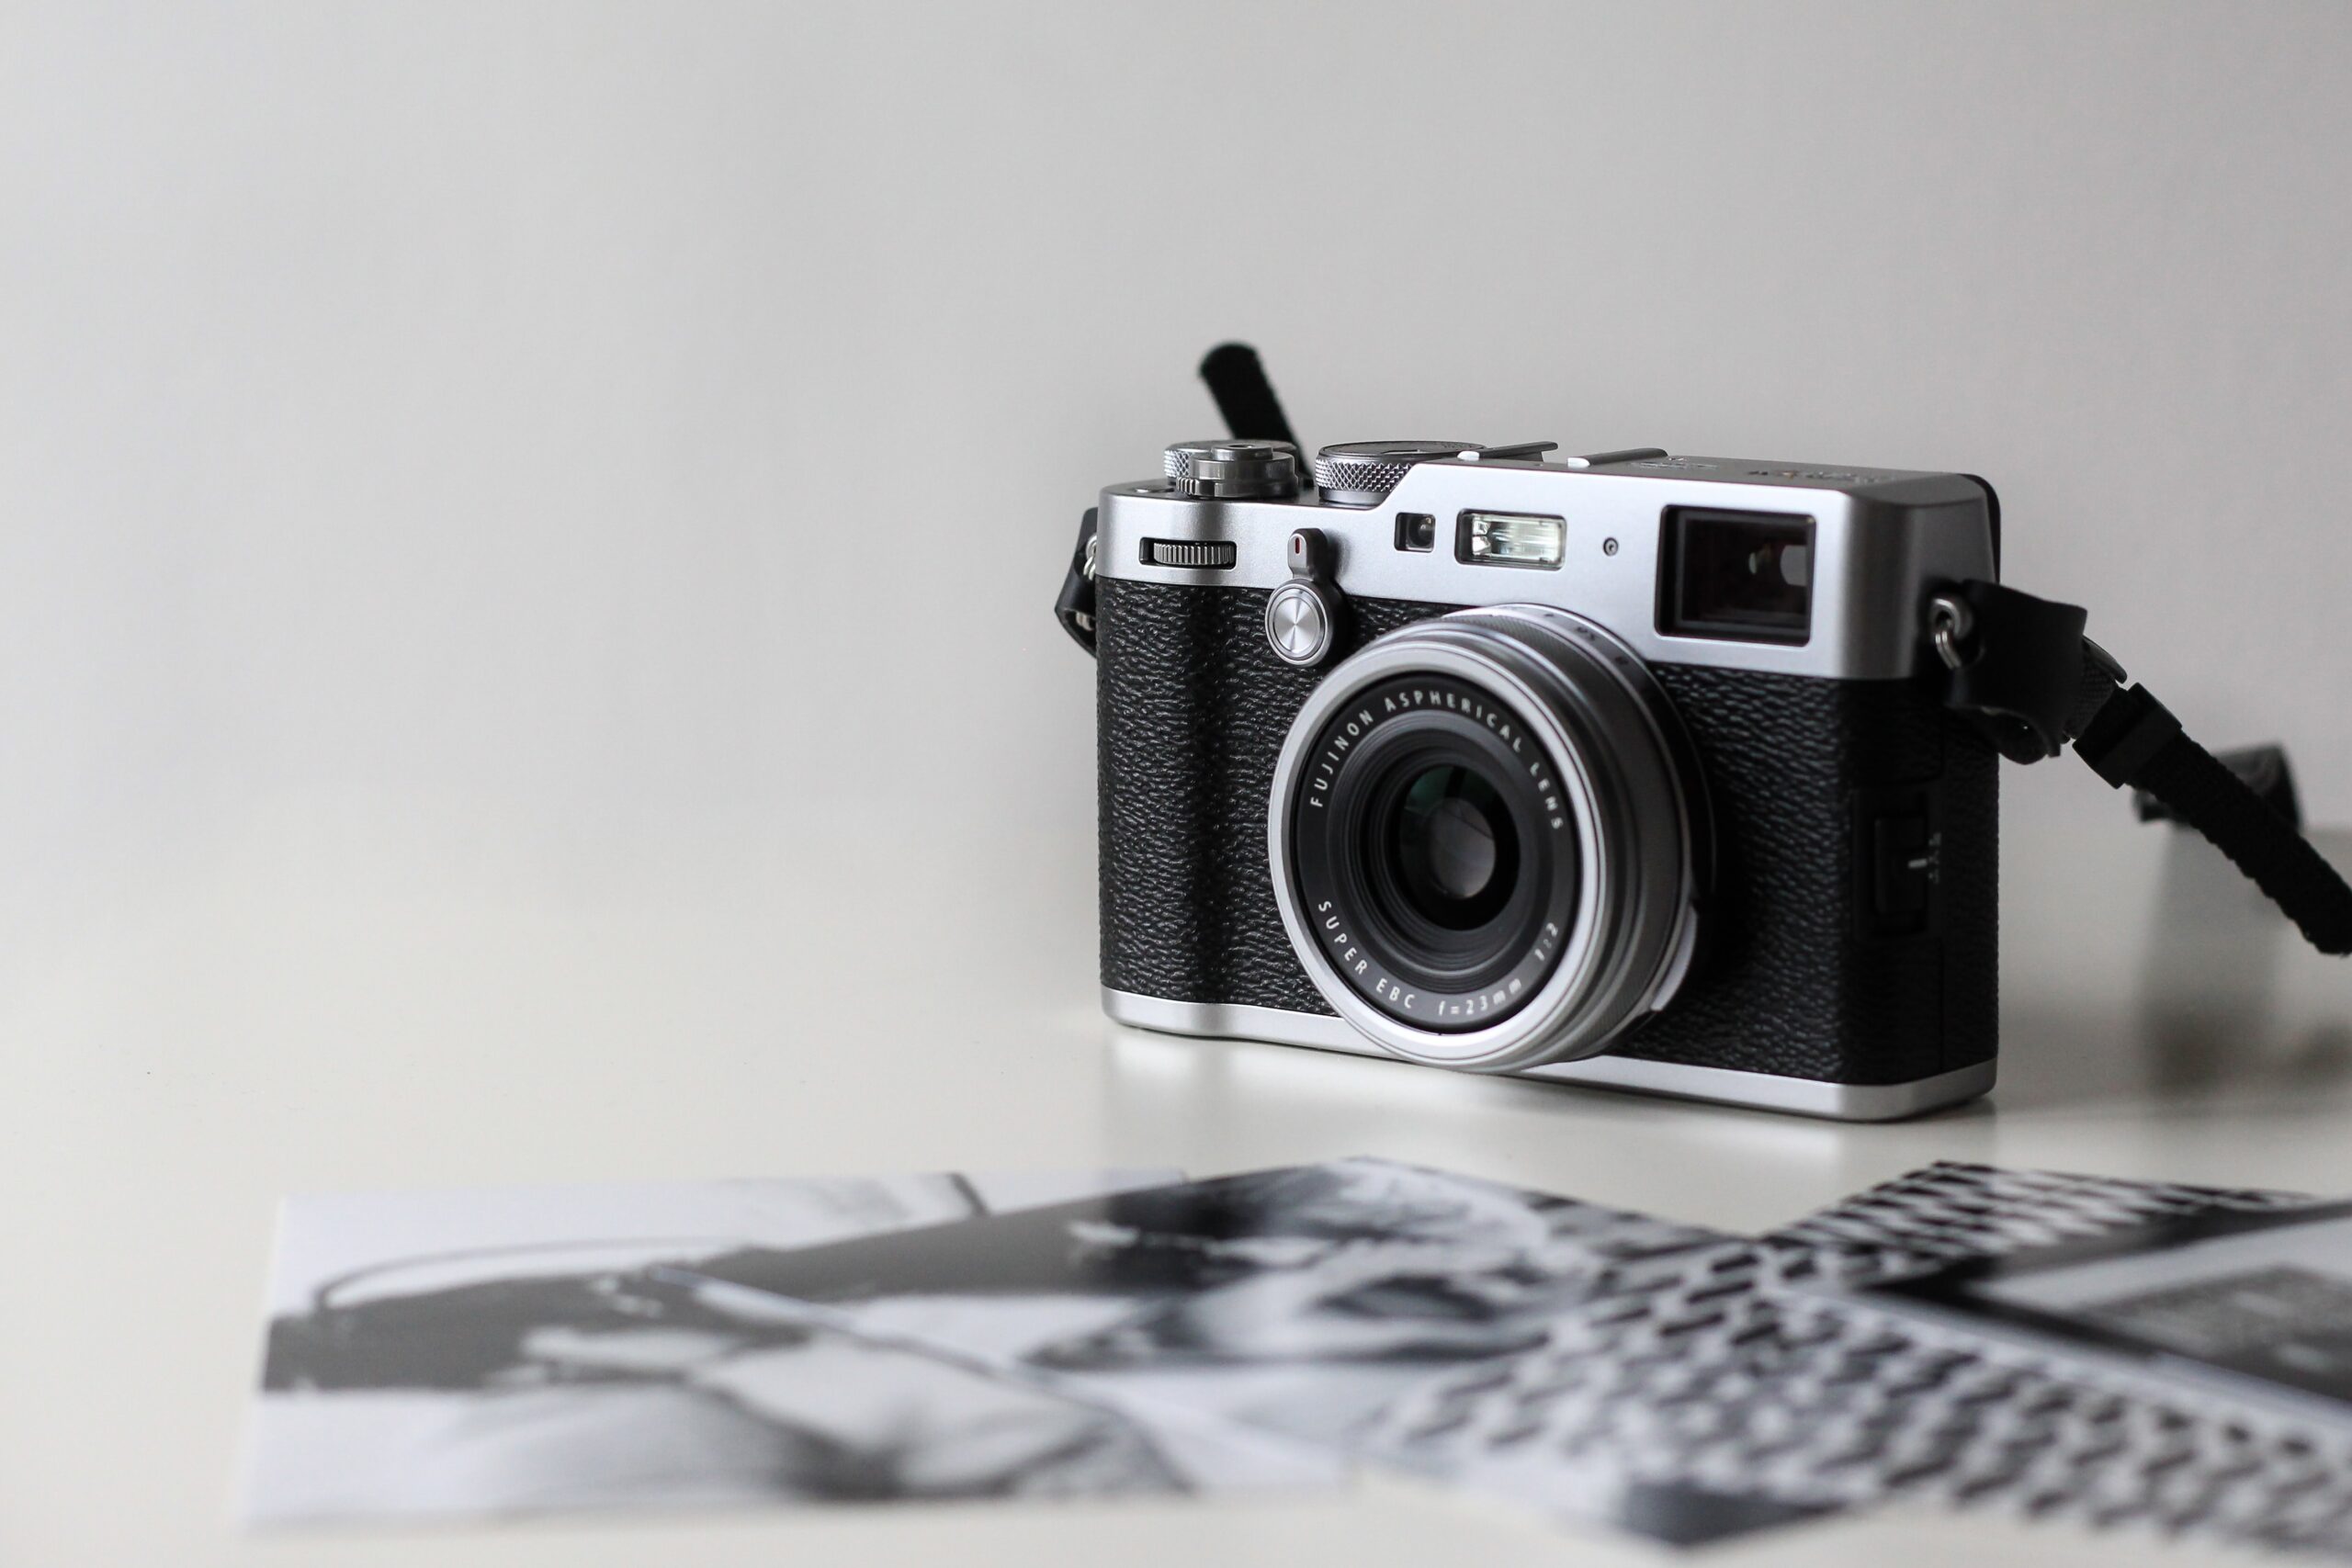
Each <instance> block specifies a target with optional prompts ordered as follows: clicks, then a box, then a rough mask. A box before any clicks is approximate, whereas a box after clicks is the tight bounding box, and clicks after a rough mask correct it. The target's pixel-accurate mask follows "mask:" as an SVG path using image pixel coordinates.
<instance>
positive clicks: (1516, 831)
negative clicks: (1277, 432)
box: [1267, 605, 1707, 1072]
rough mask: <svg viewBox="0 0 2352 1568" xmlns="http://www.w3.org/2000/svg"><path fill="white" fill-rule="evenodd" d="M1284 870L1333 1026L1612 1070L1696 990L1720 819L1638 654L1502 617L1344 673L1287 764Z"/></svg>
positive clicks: (1281, 818) (1475, 1060)
mask: <svg viewBox="0 0 2352 1568" xmlns="http://www.w3.org/2000/svg"><path fill="white" fill-rule="evenodd" d="M1267 849H1268V854H1269V857H1270V866H1271V870H1272V876H1273V883H1274V890H1275V897H1276V902H1277V903H1278V904H1279V905H1280V907H1281V910H1282V916H1283V925H1284V927H1285V928H1286V930H1287V931H1288V932H1289V935H1290V940H1291V945H1292V947H1293V949H1294V950H1295V952H1296V953H1297V955H1298V960H1299V963H1300V964H1301V965H1302V966H1303V967H1304V968H1305V969H1306V973H1307V975H1308V976H1309V977H1310V978H1311V979H1312V980H1313V981H1314V982H1315V985H1316V987H1317V990H1319V991H1320V992H1321V993H1322V996H1323V998H1324V999H1325V1001H1327V1002H1328V1003H1329V1005H1330V1006H1331V1008H1332V1010H1334V1011H1336V1012H1338V1013H1339V1014H1340V1017H1342V1018H1344V1019H1346V1020H1347V1021H1349V1022H1350V1023H1351V1024H1352V1025H1354V1026H1355V1028H1356V1029H1357V1030H1358V1031H1359V1032H1362V1033H1363V1034H1365V1035H1366V1036H1368V1037H1369V1038H1370V1039H1372V1040H1373V1041H1374V1042H1375V1043H1378V1044H1380V1045H1382V1046H1384V1047H1385V1048H1386V1049H1387V1050H1389V1051H1391V1052H1393V1053H1395V1054H1396V1055H1400V1056H1405V1057H1408V1058H1409V1059H1411V1060H1414V1061H1419V1062H1427V1063H1430V1064H1433V1065H1438V1066H1453V1067H1465V1068H1471V1069H1474V1070H1480V1071H1488V1072H1509V1071H1516V1070H1520V1069H1523V1068H1526V1067H1529V1066H1537V1065H1539V1064H1541V1063H1544V1062H1555V1061H1567V1060H1574V1059H1576V1058H1577V1057H1580V1056H1588V1055H1594V1054H1596V1053H1598V1052H1600V1051H1601V1050H1603V1049H1605V1048H1606V1047H1607V1046H1608V1044H1609V1043H1610V1042H1611V1040H1612V1039H1614V1038H1616V1037H1617V1036H1618V1035H1620V1034H1622V1033H1623V1032H1624V1030H1625V1029H1626V1028H1627V1027H1628V1026H1629V1025H1631V1024H1632V1023H1634V1022H1635V1021H1638V1020H1639V1019H1641V1018H1642V1017H1644V1016H1646V1014H1647V1013H1648V1012H1649V1011H1651V1010H1654V1009H1655V1008H1657V1007H1658V1006H1660V1005H1662V1004H1663V1002H1664V1001H1665V1000H1666V999H1667V998H1668V997H1669V996H1670V995H1671V994H1672V992H1673V989H1674V987H1676V986H1678V985H1679V983H1680V980H1681V978H1682V975H1683V973H1684V971H1685V970H1686V969H1687V968H1688V965H1689V959H1690V955H1691V949H1692V946H1693V943H1694V942H1695V938H1696V918H1697V917H1696V908H1697V891H1698V888H1699V886H1700V884H1701V882H1702V878H1703V874H1704V867H1705V862H1706V853H1707V831H1706V818H1705V803H1704V796H1703V794H1702V791H1701V789H1700V785H1699V780H1698V774H1697V771H1696V769H1695V767H1694V766H1693V765H1692V763H1691V758H1690V754H1689V747H1688V742H1687V740H1686V739H1685V738H1684V737H1683V735H1682V731H1681V728H1680V726H1679V722H1678V721H1677V720H1676V718H1675V716H1674V713H1673V709H1672V706H1671V705H1670V704H1669V703H1668V700H1667V697H1666V694H1665V693H1664V691H1663V690H1662V689H1660V688H1659V687H1658V685H1657V682H1656V681H1655V680H1654V679H1652V678H1651V676H1650V675H1649V673H1648V671H1647V670H1646V669H1645V668H1644V666H1643V665H1642V663H1641V661H1640V660H1638V659H1637V658H1635V657H1634V654H1633V653H1632V652H1631V651H1630V650H1628V649H1626V648H1625V647H1624V646H1623V644H1622V643H1620V642H1618V641H1617V640H1616V639H1615V638H1614V637H1611V636H1610V635H1609V634H1608V633H1607V632H1605V631H1603V630H1601V629H1600V627H1598V626H1594V625H1593V624H1592V623H1590V622H1589V621H1586V620H1584V619H1583V618H1582V617H1581V616H1577V615H1572V614H1570V613H1568V612H1566V611H1563V610H1555V609H1551V608H1549V607H1545V606H1538V605H1503V606H1499V607H1497V608H1493V609H1479V610H1464V611H1458V612H1456V613H1454V614H1453V615H1442V616H1438V617H1436V618H1434V619H1431V620H1428V621H1422V622H1419V623H1417V624H1416V625H1414V626H1408V627H1407V628H1405V629H1404V630H1402V631H1398V632H1395V633H1392V634H1390V635H1389V636H1387V637H1383V638H1381V639H1380V640H1378V641H1377V642H1374V643H1373V644H1372V645H1371V646H1369V647H1367V648H1365V649H1363V650H1362V651H1360V652H1358V653H1357V654H1355V655H1354V656H1353V657H1352V658H1351V659H1349V660H1346V661H1345V662H1343V663H1341V664H1340V666H1339V667H1338V668H1336V669H1335V670H1333V671H1332V672H1331V673H1330V675H1329V677H1328V678H1327V679H1326V680H1325V681H1324V682H1323V683H1322V684H1321V685H1320V686H1318V687H1317V689H1316V691H1315V692H1314V694H1312V695H1311V696H1310V697H1309V698H1308V699H1307V701H1306V705H1304V706H1303V707H1302V708H1301V709H1300V711H1299V714H1298V716H1297V718H1296V719H1295V721H1294V722H1293V724H1292V726H1291V729H1290V733H1289V736H1288V738H1287V739H1285V740H1284V742H1283V749H1282V753H1281V756H1280V758H1279V759H1278V761H1277V762H1276V766H1275V772H1274V780H1273V787H1272V794H1271V798H1270V800H1269V802H1268V810H1267Z"/></svg>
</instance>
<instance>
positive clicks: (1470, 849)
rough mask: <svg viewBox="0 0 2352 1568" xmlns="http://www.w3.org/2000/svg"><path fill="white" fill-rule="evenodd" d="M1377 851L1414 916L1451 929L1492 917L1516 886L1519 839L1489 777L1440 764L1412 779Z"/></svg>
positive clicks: (1389, 815)
mask: <svg viewBox="0 0 2352 1568" xmlns="http://www.w3.org/2000/svg"><path fill="white" fill-rule="evenodd" d="M1386 818H1387V820H1386V824H1385V831H1384V832H1383V833H1382V834H1381V843H1380V846H1379V850H1380V853H1381V855H1382V857H1383V858H1384V859H1385V861H1386V862H1387V863H1390V864H1393V865H1394V866H1395V867H1396V868H1397V873H1398V874H1399V875H1400V877H1401V878H1402V881H1403V884H1404V892H1405V897H1407V899H1408V900H1409V901H1410V904H1411V907H1412V911H1413V913H1414V914H1416V915H1418V916H1419V917H1420V918H1421V919H1425V920H1428V921H1429V922H1430V923H1431V924H1432V925H1436V926H1439V927H1442V928H1443V929H1444V930H1446V931H1475V930H1476V929H1477V928H1478V927H1480V926H1482V925H1485V924H1486V923H1487V921H1489V920H1491V919H1493V918H1494V916H1495V915H1496V913H1497V912H1498V910H1500V909H1501V908H1502V906H1503V904H1504V903H1505V902H1506V901H1507V900H1508V899H1509V898H1510V890H1511V888H1512V887H1514V886H1517V885H1518V882H1519V835H1518V834H1517V833H1516V832H1514V831H1513V830H1512V829H1511V822H1510V812H1509V811H1507V810H1506V809H1505V808H1504V807H1503V802H1502V795H1500V794H1499V793H1498V791H1497V790H1496V788H1495V786H1494V785H1493V784H1491V783H1489V782H1488V781H1487V779H1486V778H1485V776H1484V775H1482V774H1480V773H1476V772H1473V771H1472V770H1471V769H1468V768H1464V767H1456V766H1455V765H1454V764H1453V763H1451V762H1441V763H1439V764H1438V765H1437V766H1435V767H1433V768H1425V769H1423V770H1422V771H1421V772H1420V773H1416V774H1415V775H1414V776H1413V779H1412V782H1411V783H1409V784H1407V785H1406V786H1405V788H1404V791H1403V793H1402V794H1401V795H1398V796H1397V803H1396V805H1395V806H1394V807H1391V808H1390V809H1389V811H1388V812H1387V813H1386Z"/></svg>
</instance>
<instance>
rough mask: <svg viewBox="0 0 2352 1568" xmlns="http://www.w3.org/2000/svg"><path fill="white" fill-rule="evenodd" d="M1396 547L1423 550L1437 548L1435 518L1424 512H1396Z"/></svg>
mask: <svg viewBox="0 0 2352 1568" xmlns="http://www.w3.org/2000/svg"><path fill="white" fill-rule="evenodd" d="M1397 548H1398V549H1400V550H1420V551H1424V552H1426V551H1429V550H1433V549H1435V548H1437V519H1436V518H1435V517H1433V516H1431V515H1430V513H1426V512H1400V513H1397Z"/></svg>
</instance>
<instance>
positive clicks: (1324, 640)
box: [1266, 528, 1347, 669]
mask: <svg viewBox="0 0 2352 1568" xmlns="http://www.w3.org/2000/svg"><path fill="white" fill-rule="evenodd" d="M1332 555H1333V552H1332V549H1331V541H1330V540H1329V538H1327V537H1326V536H1324V533H1323V530H1321V529H1320V528H1299V529H1295V530H1294V531H1293V532H1292V534H1291V536H1290V574H1291V575H1290V581H1288V582H1285V583H1283V584H1282V585H1281V586H1280V587H1278V588H1276V589H1275V590H1274V591H1273V592H1272V594H1270V595H1268V596H1267V599H1266V646H1267V647H1269V648H1271V649H1273V650H1274V657H1275V658H1277V659H1279V660H1282V661H1283V663H1285V664H1295V665H1297V666H1299V667H1300V668H1301V669H1305V668H1307V667H1309V666H1312V665H1316V664H1320V663H1322V662H1323V660H1325V659H1326V658H1328V657H1329V654H1330V652H1331V648H1332V645H1333V644H1334V643H1336V642H1337V641H1338V640H1339V637H1340V616H1341V615H1344V614H1346V610H1347V601H1346V599H1345V598H1344V597H1343V596H1342V595H1341V594H1340V590H1339V587H1338V585H1337V584H1335V583H1334V582H1333V581H1331V576H1332V571H1331V569H1332Z"/></svg>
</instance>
